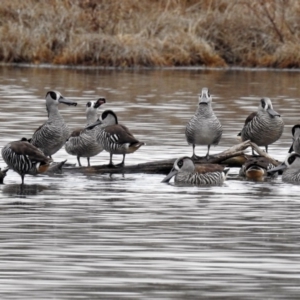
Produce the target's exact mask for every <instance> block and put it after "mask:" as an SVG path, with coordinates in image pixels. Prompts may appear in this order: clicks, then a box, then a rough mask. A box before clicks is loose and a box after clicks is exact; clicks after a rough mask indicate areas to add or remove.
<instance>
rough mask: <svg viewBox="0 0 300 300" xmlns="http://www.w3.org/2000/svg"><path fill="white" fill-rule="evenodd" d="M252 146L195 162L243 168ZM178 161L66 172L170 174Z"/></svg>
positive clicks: (238, 147) (230, 150)
mask: <svg viewBox="0 0 300 300" xmlns="http://www.w3.org/2000/svg"><path fill="white" fill-rule="evenodd" d="M250 146H251V143H250V141H245V142H243V143H240V144H237V145H234V146H232V147H230V148H228V149H227V150H225V151H223V152H221V153H219V154H215V155H210V157H209V158H208V159H207V158H206V157H200V158H199V159H197V160H196V161H195V163H196V164H203V163H206V164H207V163H213V164H224V165H226V166H227V167H229V168H233V167H241V166H242V165H243V163H244V162H245V161H246V160H247V155H245V153H244V150H246V149H247V148H248V147H250ZM176 159H177V157H176V158H172V159H168V160H158V161H151V162H146V163H141V164H136V165H127V166H123V167H118V166H116V167H108V166H107V165H100V166H91V167H64V168H63V170H64V172H71V173H83V174H105V173H107V174H133V173H147V174H168V173H169V172H170V170H171V168H172V167H173V164H174V161H175V160H176Z"/></svg>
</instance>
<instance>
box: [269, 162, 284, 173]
mask: <svg viewBox="0 0 300 300" xmlns="http://www.w3.org/2000/svg"><path fill="white" fill-rule="evenodd" d="M286 168H287V165H286V164H285V163H282V164H281V165H279V166H277V167H275V168H273V169H270V170H268V171H267V172H268V173H274V172H278V171H281V170H284V169H286Z"/></svg>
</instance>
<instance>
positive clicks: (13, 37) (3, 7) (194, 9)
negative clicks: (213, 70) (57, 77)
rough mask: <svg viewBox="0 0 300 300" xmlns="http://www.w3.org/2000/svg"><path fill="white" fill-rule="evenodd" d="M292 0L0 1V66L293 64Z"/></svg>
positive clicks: (295, 4)
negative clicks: (41, 64) (18, 64)
mask: <svg viewBox="0 0 300 300" xmlns="http://www.w3.org/2000/svg"><path fill="white" fill-rule="evenodd" d="M299 19H300V1H297V0H253V1H249V0H198V1H197V0H109V1H107V0H47V1H38V0H26V1H23V0H1V4H0V37H1V43H0V61H1V62H7V63H34V64H39V63H49V64H62V65H89V66H104V67H105V66H113V67H137V66H143V67H155V66H158V67H163V66H209V67H224V66H232V65H235V66H243V67H278V68H296V67H297V68H298V67H300V51H299V48H300V43H299V41H300V27H299Z"/></svg>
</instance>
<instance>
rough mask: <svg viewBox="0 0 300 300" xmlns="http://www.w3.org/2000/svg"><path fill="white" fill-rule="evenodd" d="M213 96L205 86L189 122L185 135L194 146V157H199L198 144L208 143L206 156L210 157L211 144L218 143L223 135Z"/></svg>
mask: <svg viewBox="0 0 300 300" xmlns="http://www.w3.org/2000/svg"><path fill="white" fill-rule="evenodd" d="M211 102H212V97H211V95H210V93H209V90H208V89H207V88H203V89H202V91H201V94H200V95H199V105H198V108H197V110H196V113H195V115H194V116H193V117H192V118H191V119H190V121H189V122H188V123H187V126H186V130H185V136H186V140H187V142H188V144H189V145H192V146H193V156H192V158H194V159H197V158H198V157H197V156H196V154H195V146H196V145H207V147H208V149H207V154H206V157H207V158H208V157H209V149H210V146H211V145H217V144H218V143H219V141H220V139H221V136H222V132H223V130H222V125H221V123H220V121H219V120H218V118H217V117H216V115H215V113H214V111H213V109H212V106H211Z"/></svg>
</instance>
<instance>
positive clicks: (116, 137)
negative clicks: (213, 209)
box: [1, 88, 300, 186]
mask: <svg viewBox="0 0 300 300" xmlns="http://www.w3.org/2000/svg"><path fill="white" fill-rule="evenodd" d="M45 99H46V109H47V112H48V120H47V121H46V122H45V123H44V124H43V125H42V126H40V127H39V128H38V129H37V130H36V131H35V132H34V134H33V135H32V137H31V138H30V139H26V138H22V139H21V140H19V141H13V142H10V143H8V144H7V145H5V146H4V147H3V148H2V152H1V154H2V158H3V160H4V161H5V163H6V164H7V168H6V170H8V169H12V170H14V171H15V172H17V173H18V174H19V175H20V176H21V180H22V183H21V185H22V186H23V185H24V177H25V175H26V174H38V173H43V172H45V171H47V170H48V168H49V167H50V165H51V163H52V161H53V160H52V155H54V154H55V153H56V152H57V151H58V150H59V149H61V148H62V147H63V146H64V147H65V150H66V152H67V153H68V154H70V155H74V156H76V157H77V161H78V165H79V166H81V161H80V158H82V157H86V158H87V164H88V166H90V158H91V157H93V156H95V155H97V154H99V153H100V152H101V151H103V150H105V151H107V152H109V153H110V161H109V166H111V167H115V165H114V164H113V160H112V158H113V155H114V154H118V155H123V160H122V162H121V163H120V164H119V165H120V166H123V165H124V163H125V156H126V154H129V153H133V152H135V151H136V150H138V149H139V148H140V147H141V146H143V145H144V143H143V142H140V141H139V140H137V139H136V138H135V137H134V136H133V135H132V133H131V132H130V131H129V129H128V128H127V127H126V126H124V125H121V124H119V123H118V118H117V116H116V114H115V113H114V112H113V111H112V110H105V111H104V112H103V113H102V115H101V119H99V118H98V115H97V110H98V108H99V107H100V106H101V105H102V104H104V103H106V100H105V98H99V99H98V100H97V101H89V102H88V103H87V104H86V119H87V125H86V126H85V127H83V128H79V129H76V130H74V131H73V132H71V134H70V131H69V128H68V126H67V124H66V123H65V122H64V119H63V117H62V116H61V114H60V112H59V110H58V104H59V103H63V104H66V105H71V106H76V105H77V103H76V102H73V101H70V100H68V99H66V98H65V97H63V96H62V95H61V94H60V93H59V92H57V91H49V92H47V94H46V97H45ZM211 103H212V97H211V95H210V93H209V90H208V89H207V88H203V89H202V91H201V94H200V95H199V104H198V107H197V110H196V113H195V114H194V116H193V117H192V118H191V119H190V121H189V122H188V124H187V126H186V131H185V135H186V140H187V142H188V144H189V145H192V148H193V154H192V157H180V158H178V159H177V160H176V161H175V162H174V165H173V168H172V170H171V171H170V173H169V174H168V175H167V176H166V177H165V178H164V179H163V181H162V182H169V181H170V180H171V178H173V177H174V181H175V182H176V183H184V184H192V185H205V184H217V185H220V184H222V183H223V182H224V180H225V179H226V176H227V173H228V170H229V169H227V168H226V167H224V166H221V165H218V164H199V165H195V164H194V161H195V160H196V159H198V158H199V157H198V156H197V155H196V153H195V148H196V146H197V145H205V146H207V154H206V158H207V159H209V151H210V147H211V145H217V144H218V143H219V141H220V140H221V137H222V125H221V123H220V121H219V120H218V118H217V117H216V115H215V114H214V111H213V109H212V105H211ZM283 128H284V122H283V120H282V118H281V116H280V114H279V113H277V112H276V111H275V110H274V109H273V106H272V102H271V100H270V99H269V98H267V97H265V98H262V99H261V100H260V103H259V107H258V110H257V111H256V112H253V113H251V114H250V115H249V116H248V117H247V118H246V121H245V124H244V126H243V128H242V130H241V132H240V133H239V134H238V135H239V136H240V137H241V140H242V141H247V140H250V141H251V142H253V143H255V144H257V145H258V146H264V147H265V149H266V152H268V146H269V145H270V144H272V143H274V142H275V141H277V140H278V139H279V138H280V136H281V134H282V132H283ZM292 134H293V144H292V146H291V148H290V150H289V154H288V156H287V158H286V159H285V162H284V163H282V164H281V165H279V166H277V167H274V166H272V165H271V164H270V163H268V162H266V161H265V160H264V159H262V158H258V157H257V156H255V155H254V152H253V155H254V156H253V159H249V161H247V162H246V163H245V164H244V166H243V167H242V168H241V171H240V174H241V175H243V176H246V177H248V178H254V177H255V176H256V175H257V174H259V175H260V176H262V175H266V174H270V176H272V175H273V174H276V173H277V172H278V171H281V170H284V171H283V175H282V180H283V181H288V182H300V125H295V126H294V127H293V129H292Z"/></svg>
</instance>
